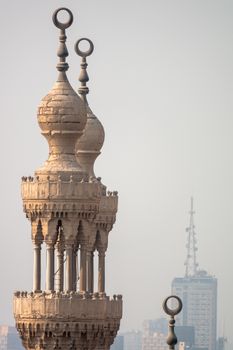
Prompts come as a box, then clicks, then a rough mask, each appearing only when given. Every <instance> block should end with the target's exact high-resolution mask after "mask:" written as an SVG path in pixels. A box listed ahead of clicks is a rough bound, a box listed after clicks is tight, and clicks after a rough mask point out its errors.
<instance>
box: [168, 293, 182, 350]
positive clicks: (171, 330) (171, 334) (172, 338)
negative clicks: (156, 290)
mask: <svg viewBox="0 0 233 350" xmlns="http://www.w3.org/2000/svg"><path fill="white" fill-rule="evenodd" d="M170 299H173V300H174V299H175V300H176V302H177V307H176V308H175V309H170V308H169V307H168V301H169V300H170ZM173 300H172V301H173ZM182 307H183V305H182V301H181V299H180V298H179V297H178V296H176V295H171V296H169V297H167V298H166V299H165V300H164V302H163V310H164V311H165V312H166V314H167V315H169V316H170V317H171V318H170V320H169V324H168V335H167V345H169V349H171V350H174V349H175V345H176V344H177V337H176V334H175V323H176V321H175V316H176V315H178V314H179V313H180V311H181V310H182Z"/></svg>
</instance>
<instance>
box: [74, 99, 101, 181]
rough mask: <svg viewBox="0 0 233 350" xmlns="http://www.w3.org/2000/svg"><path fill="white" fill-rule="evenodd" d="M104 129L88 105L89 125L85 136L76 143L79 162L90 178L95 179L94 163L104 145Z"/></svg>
mask: <svg viewBox="0 0 233 350" xmlns="http://www.w3.org/2000/svg"><path fill="white" fill-rule="evenodd" d="M104 136H105V134H104V128H103V125H102V124H101V122H100V121H99V119H98V118H97V117H96V116H95V115H94V114H93V112H92V111H91V109H90V107H89V106H88V105H87V123H86V127H85V130H84V132H83V135H82V136H81V138H80V139H79V140H78V142H77V143H76V155H77V161H78V163H79V164H80V165H81V167H82V169H83V170H84V171H85V173H86V174H87V175H88V176H89V177H95V174H94V162H95V160H96V158H97V157H98V155H99V154H100V150H101V148H102V146H103V143H104Z"/></svg>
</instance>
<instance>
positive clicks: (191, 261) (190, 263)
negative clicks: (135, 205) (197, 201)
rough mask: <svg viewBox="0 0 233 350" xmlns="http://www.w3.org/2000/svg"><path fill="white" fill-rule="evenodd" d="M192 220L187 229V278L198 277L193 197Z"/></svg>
mask: <svg viewBox="0 0 233 350" xmlns="http://www.w3.org/2000/svg"><path fill="white" fill-rule="evenodd" d="M189 214H190V220H189V227H187V228H186V232H188V242H187V245H186V247H187V257H186V261H185V277H190V276H196V275H197V268H198V263H197V257H196V252H197V245H196V243H197V239H196V232H195V225H194V214H195V211H194V210H193V197H191V209H190V212H189Z"/></svg>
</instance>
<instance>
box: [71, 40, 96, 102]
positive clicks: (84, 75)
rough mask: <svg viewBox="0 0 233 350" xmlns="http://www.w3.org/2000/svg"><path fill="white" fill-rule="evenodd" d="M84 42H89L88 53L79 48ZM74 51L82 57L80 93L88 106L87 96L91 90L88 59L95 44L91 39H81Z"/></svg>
mask: <svg viewBox="0 0 233 350" xmlns="http://www.w3.org/2000/svg"><path fill="white" fill-rule="evenodd" d="M82 41H87V42H88V44H89V49H88V50H87V51H82V50H81V49H80V48H79V46H80V43H81V42H82ZM74 49H75V51H76V53H77V55H79V56H80V57H82V61H81V64H80V66H81V72H80V75H79V81H80V83H81V86H80V88H79V89H78V93H79V94H80V95H81V98H82V100H83V102H85V103H86V104H87V105H88V102H87V94H88V93H89V88H88V86H87V82H88V81H89V76H88V74H87V66H88V64H87V59H86V58H87V57H88V56H90V55H91V54H92V52H93V51H94V44H93V42H92V41H91V40H90V39H87V38H81V39H79V40H78V41H77V42H76V44H75V46H74Z"/></svg>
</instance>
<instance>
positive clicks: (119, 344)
mask: <svg viewBox="0 0 233 350" xmlns="http://www.w3.org/2000/svg"><path fill="white" fill-rule="evenodd" d="M110 349H111V350H124V336H123V335H117V336H116V338H115V340H114V343H113V344H112V345H111V348H110Z"/></svg>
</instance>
